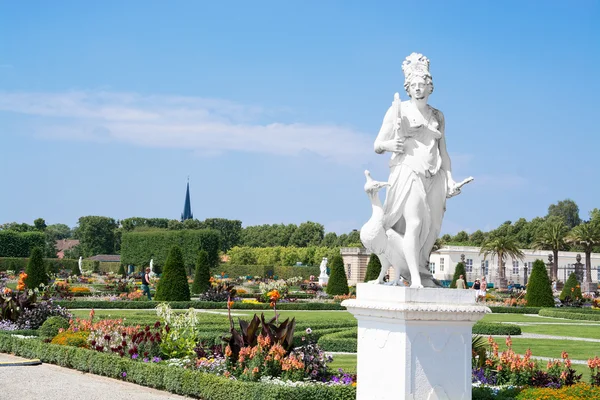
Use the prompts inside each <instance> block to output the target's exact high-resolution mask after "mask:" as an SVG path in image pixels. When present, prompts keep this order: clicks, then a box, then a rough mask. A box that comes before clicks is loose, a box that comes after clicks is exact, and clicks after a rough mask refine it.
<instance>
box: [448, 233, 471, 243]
mask: <svg viewBox="0 0 600 400" xmlns="http://www.w3.org/2000/svg"><path fill="white" fill-rule="evenodd" d="M452 241H453V242H456V243H467V242H468V241H469V234H468V233H467V232H465V231H460V232H458V233H457V234H456V236H454V238H452Z"/></svg>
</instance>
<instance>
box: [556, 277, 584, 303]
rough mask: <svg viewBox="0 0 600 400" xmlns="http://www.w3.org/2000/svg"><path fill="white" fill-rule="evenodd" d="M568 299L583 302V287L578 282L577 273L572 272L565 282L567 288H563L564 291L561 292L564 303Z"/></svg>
mask: <svg viewBox="0 0 600 400" xmlns="http://www.w3.org/2000/svg"><path fill="white" fill-rule="evenodd" d="M567 297H570V298H571V300H581V299H582V297H583V296H582V294H581V286H580V285H579V282H577V276H576V275H575V272H571V275H569V278H568V279H567V281H566V282H565V286H563V290H562V291H561V292H560V299H561V300H562V301H564V300H565V299H566V298H567Z"/></svg>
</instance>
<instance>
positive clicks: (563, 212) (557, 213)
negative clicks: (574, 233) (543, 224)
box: [547, 199, 581, 229]
mask: <svg viewBox="0 0 600 400" xmlns="http://www.w3.org/2000/svg"><path fill="white" fill-rule="evenodd" d="M553 216H554V217H560V218H562V219H563V221H564V223H565V224H566V225H567V227H568V229H573V228H574V227H576V226H577V225H579V224H580V223H581V218H579V206H577V203H575V202H574V201H573V200H571V199H566V200H562V201H559V202H558V203H557V204H550V206H549V207H548V215H547V217H553Z"/></svg>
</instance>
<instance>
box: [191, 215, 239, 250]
mask: <svg viewBox="0 0 600 400" xmlns="http://www.w3.org/2000/svg"><path fill="white" fill-rule="evenodd" d="M201 229H213V230H215V231H217V232H219V233H220V234H221V247H220V249H221V251H227V250H229V249H230V248H232V247H234V246H237V245H238V244H240V241H241V236H242V221H239V220H231V219H225V218H207V219H205V220H204V221H202V223H201Z"/></svg>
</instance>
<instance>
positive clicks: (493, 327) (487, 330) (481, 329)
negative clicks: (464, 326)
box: [473, 321, 521, 336]
mask: <svg viewBox="0 0 600 400" xmlns="http://www.w3.org/2000/svg"><path fill="white" fill-rule="evenodd" d="M473 334H474V335H511V336H515V335H520V334H521V328H520V327H519V326H518V325H512V324H500V323H494V322H481V321H478V322H476V323H475V325H473Z"/></svg>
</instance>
